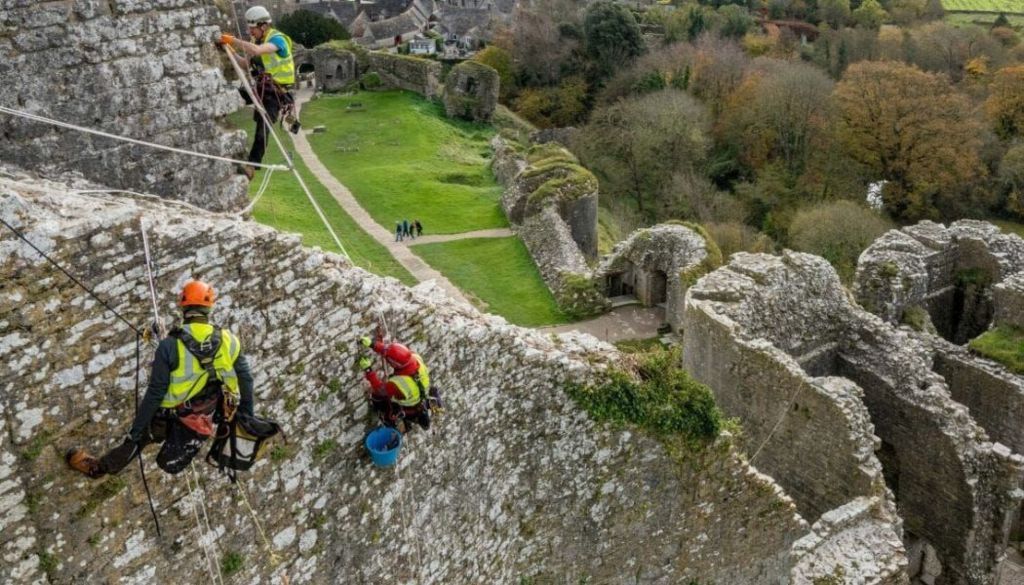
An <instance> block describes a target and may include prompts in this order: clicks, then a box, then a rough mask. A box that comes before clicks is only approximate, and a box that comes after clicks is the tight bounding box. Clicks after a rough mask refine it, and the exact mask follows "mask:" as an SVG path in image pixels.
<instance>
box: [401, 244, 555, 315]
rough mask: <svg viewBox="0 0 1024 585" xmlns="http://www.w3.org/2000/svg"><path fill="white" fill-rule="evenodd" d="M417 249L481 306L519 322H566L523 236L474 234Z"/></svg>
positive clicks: (420, 254)
mask: <svg viewBox="0 0 1024 585" xmlns="http://www.w3.org/2000/svg"><path fill="white" fill-rule="evenodd" d="M412 250H413V252H415V253H416V254H417V255H419V256H420V257H421V258H423V259H424V260H425V261H426V262H427V263H428V264H430V265H431V266H433V267H434V268H436V269H437V270H440V271H441V272H442V273H444V275H445V276H446V277H448V280H451V281H452V283H454V284H455V286H457V287H459V288H460V289H462V290H463V291H467V292H468V293H469V294H468V295H467V296H469V297H470V298H471V300H473V301H474V302H475V303H476V304H477V306H479V307H480V308H481V309H482V310H485V311H487V312H489V313H495V314H498V315H501V316H502V317H505V318H506V319H508V320H509V321H510V322H512V323H515V324H516V325H524V326H531V327H534V326H539V325H552V324H555V323H565V322H566V321H568V320H569V319H568V317H567V316H566V315H564V314H563V313H562V312H561V311H559V310H558V308H557V307H556V306H555V299H554V297H553V296H552V295H551V291H549V290H548V288H547V286H545V285H544V281H543V280H541V278H540V274H539V273H538V272H537V267H536V266H535V265H534V263H533V258H531V257H530V253H529V252H528V251H527V250H526V246H525V245H524V244H523V243H522V242H521V241H520V240H519V238H515V237H512V238H473V239H466V240H455V241H451V242H443V243H437V244H423V245H419V246H414V247H413V248H412Z"/></svg>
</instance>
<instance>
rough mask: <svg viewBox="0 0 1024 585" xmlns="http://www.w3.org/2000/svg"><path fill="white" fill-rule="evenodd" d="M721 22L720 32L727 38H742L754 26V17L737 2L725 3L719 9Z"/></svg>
mask: <svg viewBox="0 0 1024 585" xmlns="http://www.w3.org/2000/svg"><path fill="white" fill-rule="evenodd" d="M718 16H719V18H720V21H721V24H720V25H719V29H718V34H720V35H722V36H723V37H725V38H727V39H742V38H743V35H745V34H747V31H749V30H750V29H751V28H752V27H753V26H754V19H753V17H751V16H750V13H749V12H747V11H746V9H744V8H742V7H740V6H736V5H735V4H725V5H723V6H722V7H721V8H719V9H718Z"/></svg>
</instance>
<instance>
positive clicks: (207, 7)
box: [0, 0, 247, 210]
mask: <svg viewBox="0 0 1024 585" xmlns="http://www.w3.org/2000/svg"><path fill="white" fill-rule="evenodd" d="M221 18H222V17H221V15H220V13H219V12H218V11H217V9H216V8H214V5H213V3H212V2H210V1H209V0H154V1H149V2H140V1H138V0H110V1H108V2H99V1H97V0H68V1H61V2H39V1H21V2H4V3H3V4H0V23H2V27H0V53H3V55H4V59H3V65H0V78H2V79H3V83H0V105H3V106H6V107H9V108H13V109H18V110H22V111H27V112H29V113H32V114H36V115H39V116H43V117H47V118H52V119H56V120H59V121H62V122H67V123H70V124H75V125H79V126H83V127H87V128H90V129H94V130H99V131H103V132H106V133H110V134H115V135H123V136H128V137H132V138H135V139H140V140H145V141H147V142H154V143H158V144H162V145H168V146H174V147H179V148H183V149H186V150H193V151H199V152H203V153H208V154H214V155H221V156H229V157H233V158H243V157H242V155H243V154H244V152H245V150H244V149H245V145H244V134H243V133H241V132H234V131H229V130H228V129H227V128H226V127H224V126H223V125H222V124H221V123H220V122H219V119H221V118H223V117H224V116H225V115H227V114H230V113H232V112H234V111H235V110H237V109H238V108H239V107H240V106H241V104H242V101H241V99H240V97H239V96H238V93H237V92H236V90H235V89H234V88H233V87H231V86H230V85H228V84H227V82H226V81H225V79H224V76H223V75H222V73H221V62H220V59H219V56H218V49H217V48H216V47H215V46H214V45H213V40H214V39H215V37H216V35H217V33H218V32H219V29H220V24H221ZM0 135H2V136H3V139H2V140H0V160H3V161H5V162H7V163H13V164H18V165H20V166H23V167H26V168H44V167H45V168H48V169H51V170H55V171H72V170H73V171H77V172H80V173H81V174H83V175H84V176H85V177H88V178H91V179H96V180H101V181H102V182H103V184H104V185H105V186H106V187H108V188H116V189H126V190H133V191H143V192H147V193H155V194H159V195H161V196H165V197H176V198H180V199H184V200H186V201H189V202H192V203H195V204H197V205H200V206H202V207H204V208H208V209H215V210H225V209H232V208H239V207H242V206H243V205H245V203H246V188H247V183H246V182H245V180H244V178H242V177H241V176H239V175H237V174H236V172H235V170H234V169H233V168H232V166H231V165H230V164H228V163H222V162H214V161H211V160H207V159H201V158H195V157H188V156H184V155H178V154H174V153H171V152H166V151H161V150H156V149H153V148H150V147H145V146H139V145H135V144H130V143H127V142H123V141H116V140H113V139H110V138H104V137H99V136H94V135H91V134H87V133H83V132H79V131H75V130H70V129H63V128H57V127H55V126H51V125H45V124H41V123H38V122H34V121H28V120H26V119H23V118H16V117H12V116H10V115H7V114H0Z"/></svg>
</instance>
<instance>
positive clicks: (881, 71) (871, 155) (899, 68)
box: [833, 61, 984, 221]
mask: <svg viewBox="0 0 1024 585" xmlns="http://www.w3.org/2000/svg"><path fill="white" fill-rule="evenodd" d="M833 99H834V102H835V105H836V108H837V110H838V112H839V118H840V121H839V135H840V142H841V144H842V146H843V149H844V151H845V153H846V154H847V155H848V156H850V157H851V158H852V159H854V160H856V161H857V162H859V163H861V164H862V165H864V166H865V168H866V169H868V170H869V171H870V172H871V173H872V176H871V177H870V178H871V179H872V180H885V181H887V184H886V185H885V188H884V190H883V200H884V202H885V207H886V210H887V211H888V212H889V213H890V214H891V215H892V216H893V217H894V218H896V219H900V220H904V221H916V220H919V219H923V218H934V217H937V214H938V208H937V205H936V203H937V202H938V201H939V199H940V198H942V197H954V196H956V193H957V192H958V190H959V188H960V187H962V186H963V185H965V184H966V183H967V182H969V181H971V180H972V179H974V178H976V177H978V176H979V175H980V174H982V173H984V168H983V166H982V164H981V161H980V159H979V157H978V148H979V146H980V143H981V141H980V138H979V132H980V125H979V124H978V122H977V121H976V120H975V118H974V116H973V115H972V112H971V107H970V103H969V101H968V100H967V98H966V97H965V96H963V95H962V94H960V93H958V92H957V91H956V90H955V89H954V88H953V87H952V86H951V85H950V83H949V80H948V79H947V78H946V77H945V76H943V75H938V74H934V73H926V72H924V71H921V70H920V69H917V68H916V67H913V66H910V65H904V64H902V63H896V62H889V61H883V62H868V61H864V62H860V63H855V64H853V65H851V66H850V68H849V69H848V70H847V71H846V74H845V75H844V76H843V78H842V80H841V81H840V82H839V83H838V84H837V85H836V89H835V92H834V94H833Z"/></svg>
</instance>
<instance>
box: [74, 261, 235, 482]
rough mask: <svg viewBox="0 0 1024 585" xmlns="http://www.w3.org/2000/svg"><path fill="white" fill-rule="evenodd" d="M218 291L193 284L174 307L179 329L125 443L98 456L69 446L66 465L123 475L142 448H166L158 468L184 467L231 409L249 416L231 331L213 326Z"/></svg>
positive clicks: (161, 354) (158, 361) (162, 351)
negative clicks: (157, 445)
mask: <svg viewBox="0 0 1024 585" xmlns="http://www.w3.org/2000/svg"><path fill="white" fill-rule="evenodd" d="M216 299H217V293H216V291H214V290H213V287H211V286H210V285H209V284H206V283H205V282H202V281H199V280H190V281H189V282H187V283H186V284H185V286H184V288H182V290H181V295H180V298H179V300H178V306H179V307H180V308H181V312H182V318H183V324H182V326H181V327H177V328H175V329H173V330H172V331H171V332H170V334H169V335H168V336H167V337H166V338H164V339H163V340H161V341H160V343H159V345H158V346H157V348H156V356H155V358H154V359H153V365H152V368H151V370H150V374H149V386H148V388H147V389H146V395H145V397H144V398H143V399H142V402H141V403H139V405H138V408H137V410H136V412H135V421H134V422H133V423H132V427H131V430H130V431H129V432H128V436H127V437H125V439H124V442H123V443H122V444H121V445H119V446H117V447H115V448H114V449H112V450H111V451H109V452H108V453H107V454H105V455H103V456H102V457H99V458H96V457H93V456H91V455H90V454H89V453H87V452H86V451H85V450H84V449H78V448H72V449H70V450H69V451H68V452H67V454H66V455H65V460H66V461H67V464H68V465H69V466H70V467H71V468H72V469H74V470H76V471H80V472H82V473H84V474H85V475H87V476H89V477H92V478H98V477H102V476H103V475H106V474H114V473H118V472H120V471H121V470H122V469H124V467H125V466H126V465H128V463H130V462H131V460H132V459H134V458H135V456H136V455H138V454H139V453H140V452H141V451H142V449H143V448H144V447H145V446H146V445H149V444H151V443H163V445H162V446H161V448H160V452H159V453H158V454H157V457H156V462H157V465H158V466H159V467H160V468H161V469H163V470H164V471H166V472H167V473H171V474H174V473H178V472H180V471H182V470H183V469H185V467H187V466H188V464H189V463H191V462H192V459H193V458H194V457H195V456H196V454H197V453H198V452H199V450H200V449H201V448H202V446H203V443H205V442H206V439H208V438H209V437H210V436H212V435H213V434H214V429H215V428H216V426H217V424H218V423H219V422H221V421H223V420H225V417H226V418H227V419H230V418H232V417H233V415H234V414H235V412H236V411H238V412H241V413H244V414H245V415H248V416H250V417H251V416H252V415H253V378H252V374H251V372H250V371H249V363H248V362H247V361H246V359H245V356H244V355H242V344H241V343H240V342H239V341H238V338H237V337H235V335H234V334H232V333H231V332H229V331H228V330H226V329H221V328H219V327H216V326H214V325H211V324H210V322H209V321H210V313H211V312H212V310H213V305H214V302H216Z"/></svg>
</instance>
